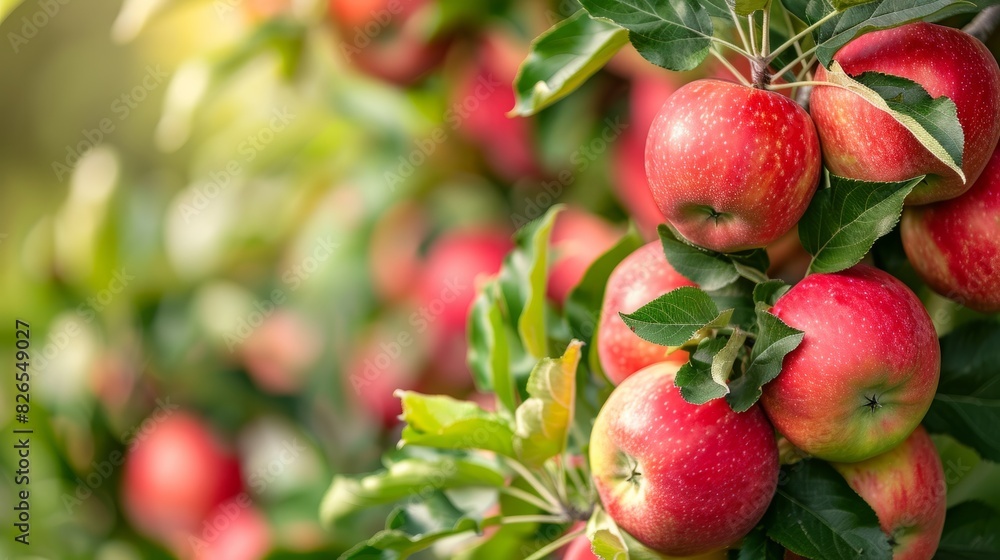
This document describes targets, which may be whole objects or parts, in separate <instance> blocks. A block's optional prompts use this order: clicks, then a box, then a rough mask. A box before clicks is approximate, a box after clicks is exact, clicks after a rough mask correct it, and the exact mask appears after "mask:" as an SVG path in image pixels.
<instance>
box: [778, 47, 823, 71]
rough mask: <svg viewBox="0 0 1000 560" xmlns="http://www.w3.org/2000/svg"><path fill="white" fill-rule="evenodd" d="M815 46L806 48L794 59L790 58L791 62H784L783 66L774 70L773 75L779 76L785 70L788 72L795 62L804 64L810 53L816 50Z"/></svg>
mask: <svg viewBox="0 0 1000 560" xmlns="http://www.w3.org/2000/svg"><path fill="white" fill-rule="evenodd" d="M817 48H818V47H815V46H814V47H813V48H811V49H809V50H807V51H806V52H804V53H802V54H800V55H799V56H797V57H795V59H794V60H792V61H791V62H789V63H788V64H786V65H785V66H784V68H782V69H781V70H778V71H777V72H775V73H774V75H775V76H778V77H779V78H780V77H781V76H784V75H785V72H788V71H789V70H791V69H792V68H793V67H794V66H795V65H796V64H799V63H803V64H805V59H806V58H808V57H810V56H812V54H813V53H814V52H816V49H817Z"/></svg>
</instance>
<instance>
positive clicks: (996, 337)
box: [924, 321, 1000, 462]
mask: <svg viewBox="0 0 1000 560" xmlns="http://www.w3.org/2000/svg"><path fill="white" fill-rule="evenodd" d="M924 425H925V426H927V429H928V430H930V431H931V432H933V433H946V434H949V435H951V436H952V437H954V438H955V439H957V440H958V441H960V442H962V443H964V444H965V445H968V446H969V447H972V448H973V449H975V450H976V451H978V452H979V454H980V455H982V456H983V458H985V459H988V460H990V461H996V462H1000V430H997V429H996V428H997V426H1000V324H997V323H996V322H993V321H976V322H973V323H966V324H965V325H963V326H961V327H959V328H957V329H955V330H954V331H952V332H951V333H949V334H948V335H946V336H945V337H944V338H942V339H941V380H940V382H939V384H938V390H937V394H936V395H934V401H933V402H932V403H931V408H930V410H929V411H927V416H925V417H924Z"/></svg>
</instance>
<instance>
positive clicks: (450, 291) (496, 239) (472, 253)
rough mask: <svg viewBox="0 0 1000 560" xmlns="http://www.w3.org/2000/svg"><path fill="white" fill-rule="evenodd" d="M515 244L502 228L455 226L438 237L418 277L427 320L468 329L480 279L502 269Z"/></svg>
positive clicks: (419, 295)
mask: <svg viewBox="0 0 1000 560" xmlns="http://www.w3.org/2000/svg"><path fill="white" fill-rule="evenodd" d="M513 246H514V245H513V243H512V242H511V240H510V233H509V232H507V231H504V230H500V229H486V228H482V229H463V230H454V231H451V232H448V233H446V234H444V235H442V236H441V237H439V238H438V239H437V240H435V241H434V243H433V245H432V246H431V248H430V251H429V252H428V254H427V260H426V262H425V264H424V266H423V271H422V272H421V274H420V277H419V278H417V279H416V282H417V299H418V303H419V305H420V306H421V308H420V311H421V315H422V317H423V318H424V319H426V322H427V323H430V324H434V323H438V322H440V323H441V325H442V326H443V327H444V328H445V329H447V330H448V331H450V332H462V333H464V332H465V321H466V316H467V315H468V313H469V307H470V306H471V305H472V302H473V300H474V299H475V297H476V287H477V283H478V282H479V281H480V279H481V278H483V277H485V276H490V275H493V274H496V273H497V272H499V271H500V266H501V265H503V259H504V257H505V256H507V253H508V252H509V251H510V250H511V249H512V248H513Z"/></svg>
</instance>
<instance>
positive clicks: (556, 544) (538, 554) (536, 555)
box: [524, 528, 587, 560]
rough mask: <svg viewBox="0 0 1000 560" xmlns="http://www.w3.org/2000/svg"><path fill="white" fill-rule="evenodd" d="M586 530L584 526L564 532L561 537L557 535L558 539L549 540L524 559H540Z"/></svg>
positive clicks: (581, 534)
mask: <svg viewBox="0 0 1000 560" xmlns="http://www.w3.org/2000/svg"><path fill="white" fill-rule="evenodd" d="M586 532H587V529H585V528H584V529H577V530H576V531H572V532H569V533H566V534H565V535H563V536H562V537H559V538H558V539H556V540H554V541H552V542H550V543H549V544H547V545H545V546H543V547H542V548H539V549H538V550H537V551H536V552H535V553H534V554H532V555H531V556H528V557H527V558H525V559H524V560H541V559H542V558H545V557H547V556H548V555H549V554H550V553H552V552H555V551H557V550H559V549H560V548H562V547H564V546H566V545H568V544H569V543H571V542H573V541H574V540H575V539H576V538H577V537H580V536H583V535H584V534H585V533H586Z"/></svg>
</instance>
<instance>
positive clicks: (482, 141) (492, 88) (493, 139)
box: [445, 33, 539, 181]
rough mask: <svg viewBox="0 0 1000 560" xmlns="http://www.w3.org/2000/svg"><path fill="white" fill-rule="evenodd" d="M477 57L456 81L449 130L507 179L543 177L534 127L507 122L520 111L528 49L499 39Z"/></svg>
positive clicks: (487, 43) (482, 45)
mask: <svg viewBox="0 0 1000 560" xmlns="http://www.w3.org/2000/svg"><path fill="white" fill-rule="evenodd" d="M473 52H474V53H475V58H474V59H473V60H472V61H471V67H468V68H463V69H462V72H461V74H460V75H458V76H456V77H455V80H456V83H457V86H456V88H455V90H454V93H453V95H452V99H451V105H450V107H449V110H448V112H447V113H446V116H445V120H446V124H447V125H448V126H451V127H454V128H456V129H457V130H458V132H459V133H460V134H461V135H462V136H464V137H465V138H467V139H468V140H470V141H472V142H473V143H475V144H476V145H478V146H479V147H480V149H481V150H482V151H483V155H484V156H485V158H486V161H487V163H489V165H490V167H491V168H492V169H493V171H494V172H496V173H497V174H499V175H500V176H502V177H504V178H505V179H508V180H511V181H513V180H515V179H520V178H522V177H524V176H525V175H532V176H533V175H538V173H539V166H538V160H537V159H536V157H535V154H536V153H537V151H538V149H537V148H536V147H535V143H534V139H533V136H532V131H531V121H530V120H528V119H523V118H511V117H508V116H507V112H508V111H510V110H511V109H513V108H514V87H513V85H512V84H513V82H514V78H515V76H516V75H517V69H518V66H519V65H520V64H521V61H523V60H524V58H525V56H527V54H528V45H527V44H518V43H516V42H515V41H514V40H513V39H511V38H509V37H507V36H505V35H503V34H500V33H494V34H491V35H488V36H486V37H485V38H484V39H483V40H482V42H481V43H480V44H479V45H478V46H477V47H476V48H475V49H473Z"/></svg>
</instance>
